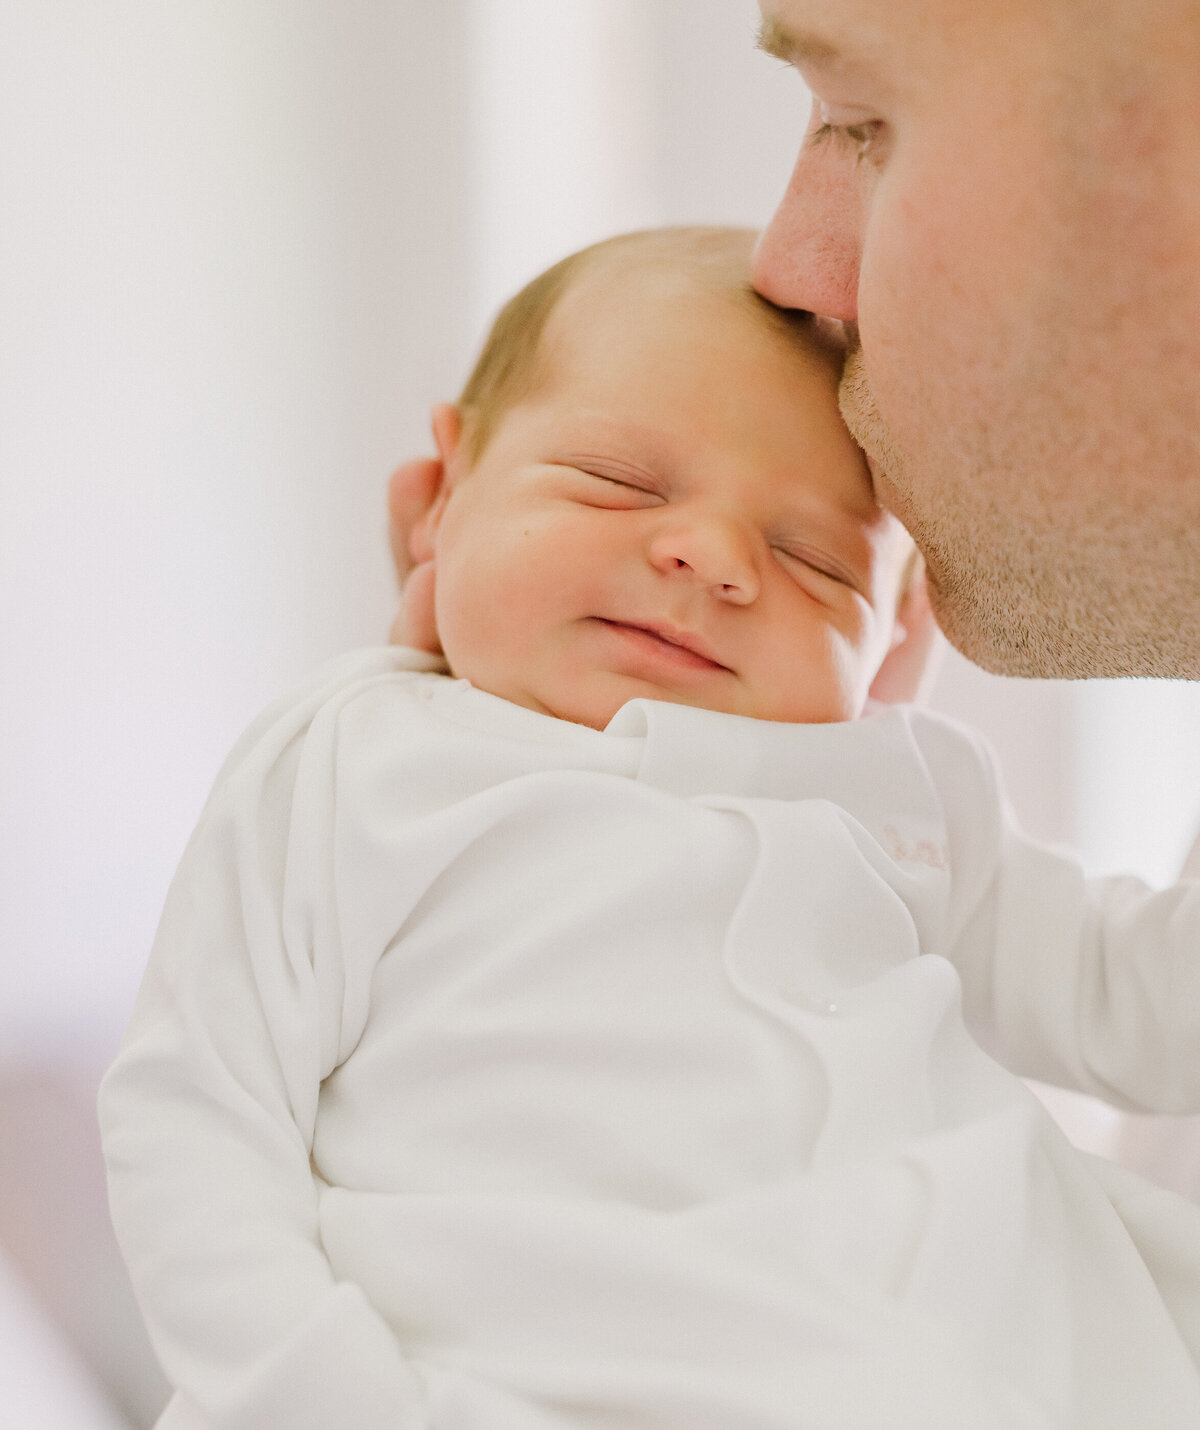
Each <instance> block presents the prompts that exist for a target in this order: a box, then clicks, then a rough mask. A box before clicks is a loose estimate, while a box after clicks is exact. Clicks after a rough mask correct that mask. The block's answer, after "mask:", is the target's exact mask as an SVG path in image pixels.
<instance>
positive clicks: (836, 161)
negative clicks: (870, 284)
mask: <svg viewBox="0 0 1200 1430" xmlns="http://www.w3.org/2000/svg"><path fill="white" fill-rule="evenodd" d="M861 217H862V215H861V203H860V195H859V191H858V186H857V183H856V179H855V166H854V164H853V162H852V161H847V160H846V159H844V158H840V157H839V156H837V155H835V154H831V153H830V152H829V151H827V150H822V149H813V148H811V147H810V146H808V145H806V146H805V148H803V149H802V150H801V151H800V157H799V159H797V160H796V167H795V169H794V170H793V171H792V177H791V179H790V180H789V182H788V186H787V191H786V192H785V194H784V196H783V199H782V200H781V202H780V204H779V207H778V208H777V209H776V210H775V214H774V216H773V217H772V219H771V222H770V223H769V224H768V225H767V227H766V228H765V229H764V230H763V232H762V234H761V235H760V236H759V240H758V244H757V246H756V248H755V250H754V259H753V271H752V277H753V281H754V286H755V287H756V288H757V289H758V291H759V292H760V293H761V294H762V295H763V297H764V298H769V299H770V300H771V302H772V303H776V304H778V305H779V307H781V308H807V309H808V310H809V311H810V312H813V313H820V314H822V315H823V316H825V317H827V318H838V319H840V320H841V321H842V322H855V321H856V320H857V318H858V268H859V261H860V258H861V237H862V235H861Z"/></svg>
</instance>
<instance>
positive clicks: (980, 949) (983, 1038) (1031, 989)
mask: <svg viewBox="0 0 1200 1430" xmlns="http://www.w3.org/2000/svg"><path fill="white" fill-rule="evenodd" d="M927 753H930V754H931V755H932V762H933V763H935V764H936V762H937V761H938V760H940V759H943V758H944V755H943V754H942V753H941V752H935V751H929V752H927ZM973 764H974V770H973V771H971V770H968V768H967V764H966V761H963V763H962V766H961V768H959V769H958V770H957V771H955V772H954V777H953V778H952V779H947V778H942V779H939V781H938V783H939V785H940V787H941V788H942V789H943V790H947V789H949V790H950V794H949V796H948V804H949V806H950V808H949V809H948V814H949V817H950V822H951V826H952V828H951V841H950V844H951V864H952V869H953V879H954V882H955V885H956V889H955V898H956V900H957V911H956V916H955V925H956V926H955V927H954V929H953V931H952V934H953V936H952V939H951V944H950V948H949V950H948V956H949V957H950V958H951V959H952V961H953V962H954V963H955V965H956V966H957V968H958V970H959V972H960V974H961V976H962V980H963V997H964V1011H965V1013H966V1017H967V1019H968V1022H969V1023H970V1024H971V1026H972V1029H973V1031H974V1032H975V1034H976V1036H977V1037H978V1038H979V1040H980V1042H981V1043H983V1045H984V1046H985V1047H987V1048H988V1049H989V1051H991V1052H992V1053H993V1055H994V1056H995V1057H996V1058H997V1059H998V1060H999V1061H1001V1062H1003V1063H1005V1064H1006V1065H1007V1066H1008V1067H1010V1068H1012V1069H1013V1070H1014V1071H1015V1072H1018V1073H1020V1074H1022V1075H1024V1076H1027V1077H1032V1078H1037V1079H1039V1080H1041V1081H1044V1082H1049V1083H1053V1084H1057V1085H1059V1086H1066V1087H1072V1088H1076V1089H1078V1090H1080V1091H1083V1092H1087V1093H1091V1094H1093V1095H1095V1096H1098V1097H1102V1098H1105V1099H1106V1100H1107V1101H1109V1102H1112V1103H1114V1104H1116V1105H1117V1106H1120V1107H1125V1108H1128V1109H1131V1110H1136V1111H1147V1112H1197V1111H1200V880H1184V881H1181V882H1180V883H1178V884H1177V885H1175V886H1173V887H1171V888H1168V889H1162V890H1154V889H1151V888H1149V887H1147V886H1146V885H1145V884H1144V883H1142V882H1141V881H1140V880H1138V879H1133V878H1109V879H1088V878H1086V877H1085V876H1084V873H1083V870H1082V867H1081V865H1080V862H1079V860H1078V858H1077V857H1076V856H1075V855H1073V854H1072V853H1070V852H1069V851H1067V850H1064V849H1060V848H1055V847H1051V846H1048V845H1045V844H1041V843H1039V842H1037V841H1036V840H1032V839H1029V838H1028V837H1027V836H1025V835H1024V834H1023V833H1022V832H1021V831H1020V829H1019V828H1018V826H1017V824H1016V822H1015V820H1014V819H1013V817H1012V815H1011V813H1010V811H1009V810H1008V808H1007V806H1006V804H1005V801H1004V799H1003V796H1002V794H1001V792H1000V789H999V784H998V780H997V778H996V772H995V766H994V762H993V761H992V759H991V757H990V755H989V754H988V752H986V751H982V752H981V753H980V754H979V755H978V757H977V758H975V759H974V761H973ZM950 773H951V771H950V770H949V769H947V770H945V771H944V774H945V775H950Z"/></svg>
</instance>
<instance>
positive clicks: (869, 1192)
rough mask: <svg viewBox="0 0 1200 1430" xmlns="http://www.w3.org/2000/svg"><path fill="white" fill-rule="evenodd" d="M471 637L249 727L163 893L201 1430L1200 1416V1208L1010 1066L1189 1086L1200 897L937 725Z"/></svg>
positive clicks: (380, 654) (183, 1383) (1198, 1027)
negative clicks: (522, 695)
mask: <svg viewBox="0 0 1200 1430" xmlns="http://www.w3.org/2000/svg"><path fill="white" fill-rule="evenodd" d="M433 666H434V662H433V661H432V660H431V658H429V657H425V656H421V655H418V654H416V653H414V652H411V651H398V650H395V649H384V650H375V651H367V652H359V653H356V654H355V655H354V656H352V657H348V658H345V659H343V660H341V661H339V662H337V663H336V664H335V665H334V666H332V667H329V668H327V669H326V670H325V671H324V672H322V674H321V676H320V677H319V678H318V679H317V680H316V681H315V682H314V683H313V684H311V685H310V686H309V687H308V688H307V689H305V690H304V691H303V692H301V693H300V694H299V695H297V696H293V697H291V698H290V699H289V700H287V701H284V702H281V703H279V704H277V705H276V706H274V707H273V708H272V709H271V710H269V711H268V712H267V713H266V714H265V715H264V716H262V717H260V719H259V720H258V721H257V722H256V723H255V724H254V725H253V726H252V727H251V729H250V730H249V731H248V732H247V734H246V735H245V736H244V737H243V738H242V740H241V741H240V742H239V744H238V746H237V747H236V748H235V750H234V752H233V754H232V755H231V756H230V758H229V760H228V761H227V762H226V765H225V767H224V769H223V770H222V772H221V775H220V776H219V778H218V781H217V785H216V788H215V790H214V792H213V794H212V796H211V798H210V800H209V802H208V804H207V806H206V808H205V810H204V813H203V816H202V818H201V820H200V824H199V827H198V828H197V830H196V833H195V834H194V835H193V837H192V840H191V842H190V844H189V846H188V849H187V852H186V854H185V856H184V859H183V863H182V865H181V868H180V870H179V872H178V874H177V876H176V878H175V881H174V883H173V885H172V888H171V892H170V895H169V897H168V901H167V906H166V910H165V912H164V915H163V920H162V925H161V927H160V930H159V933H158V937H157V940H156V943H155V947H154V952H153V955H152V958H151V961H150V967H149V970H148V972H147V975H146V979H145V982H144V985H143V987H142V991H141V993H140V995H139V999H138V1003H137V1007H136V1010H135V1013H134V1016H133V1020H132V1024H131V1026H130V1029H129V1032H128V1035H127V1038H126V1041H125V1044H124V1047H123V1050H122V1052H121V1054H120V1056H119V1058H118V1060H117V1062H116V1063H115V1065H114V1066H113V1068H112V1069H111V1070H110V1072H109V1073H108V1075H107V1077H106V1079H105V1082H104V1086H103V1088H102V1091H101V1117H102V1125H103V1131H104V1143H105V1153H106V1157H107V1160H108V1166H109V1174H110V1186H111V1198H112V1207H113V1215H114V1219H115V1222H116V1227H117V1231H118V1235H119V1238H120V1240H121V1243H122V1247H123V1249H124V1253H125V1256H126V1259H127V1261H128V1264H129V1267H130V1271H131V1274H132V1277H133V1281H134V1285H135V1288H136V1290H137V1293H138V1296H139V1299H140V1301H141V1304H142V1308H143V1311H144V1313H145V1316H146V1319H147V1322H148V1325H149V1328H150V1332H151V1336H152V1339H153V1342H154V1345H155V1348H156V1350H157V1352H158V1354H159V1356H160V1358H161V1360H162V1363H163V1366H164V1368H165V1370H166V1373H167V1375H168V1377H169V1378H170V1380H171V1381H172V1383H173V1384H174V1385H175V1386H176V1387H178V1390H179V1394H178V1395H177V1396H176V1398H175V1400H174V1401H173V1402H172V1405H171V1407H170V1408H169V1409H168V1411H167V1413H166V1415H165V1416H164V1418H163V1420H162V1421H161V1422H160V1424H161V1425H162V1426H163V1427H164V1430H165V1427H167V1426H176V1427H183V1426H185V1425H197V1426H205V1427H208V1430H276V1427H278V1430H318V1427H320V1430H343V1427H344V1430H409V1428H410V1427H412V1430H585V1427H586V1430H884V1427H886V1430H942V1427H945V1430H966V1427H970V1430H1001V1427H1003V1430H1015V1427H1022V1428H1023V1430H1024V1427H1038V1430H1051V1427H1053V1430H1064V1427H1079V1430H1131V1427H1134V1426H1137V1427H1141V1426H1147V1427H1154V1430H1184V1427H1189V1430H1195V1427H1196V1426H1200V1369H1198V1365H1197V1362H1198V1359H1200V1208H1196V1207H1193V1206H1192V1205H1190V1204H1189V1203H1186V1202H1184V1201H1183V1200H1182V1199H1179V1198H1176V1197H1174V1196H1172V1195H1171V1194H1169V1193H1167V1192H1163V1191H1160V1190H1158V1189H1157V1188H1154V1187H1152V1186H1150V1185H1149V1184H1148V1183H1145V1182H1143V1181H1141V1180H1140V1179H1138V1178H1136V1177H1134V1176H1133V1175H1132V1174H1130V1173H1127V1172H1124V1171H1122V1170H1121V1169H1118V1168H1115V1167H1111V1166H1109V1165H1107V1164H1105V1163H1102V1162H1099V1161H1098V1160H1096V1159H1091V1158H1088V1157H1086V1156H1084V1155H1083V1154H1081V1153H1078V1152H1076V1151H1075V1150H1074V1149H1073V1148H1072V1147H1071V1146H1070V1145H1069V1144H1068V1143H1067V1141H1066V1140H1065V1139H1064V1137H1063V1136H1062V1134H1061V1133H1060V1132H1059V1130H1058V1129H1057V1127H1056V1126H1055V1125H1054V1123H1053V1122H1052V1121H1051V1120H1050V1118H1049V1117H1048V1116H1047V1115H1046V1113H1045V1112H1044V1111H1043V1109H1042V1107H1041V1105H1040V1103H1039V1102H1038V1101H1037V1099H1036V1098H1035V1097H1034V1096H1033V1095H1032V1094H1031V1093H1030V1092H1029V1090H1028V1089H1027V1088H1026V1087H1025V1085H1024V1083H1023V1082H1022V1081H1021V1080H1020V1077H1019V1076H1017V1074H1021V1075H1026V1076H1033V1077H1038V1078H1042V1079H1045V1080H1047V1081H1055V1082H1060V1083H1065V1084H1067V1085H1070V1086H1074V1087H1078V1088H1082V1089H1083V1090H1085V1091H1091V1092H1098V1093H1100V1094H1102V1095H1104V1096H1107V1097H1108V1098H1110V1099H1111V1100H1116V1101H1118V1102H1120V1103H1122V1104H1123V1105H1126V1106H1135V1107H1136V1106H1141V1107H1146V1108H1154V1109H1156V1110H1174V1111H1182V1110H1200V1056H1198V1055H1197V1050H1198V1048H1200V953H1198V943H1200V940H1198V938H1197V932H1198V930H1200V884H1193V885H1190V886H1189V885H1184V886H1180V888H1178V889H1176V890H1173V891H1168V892H1165V893H1161V894H1150V893H1149V892H1148V891H1146V890H1145V889H1144V888H1143V887H1142V886H1141V885H1139V884H1137V883H1135V882H1134V881H1131V880H1114V881H1106V882H1103V883H1099V884H1097V883H1093V884H1090V885H1089V884H1087V883H1086V882H1085V881H1084V880H1083V878H1082V876H1081V874H1080V872H1079V869H1078V866H1077V863H1076V862H1075V861H1074V860H1073V859H1071V858H1070V857H1069V856H1067V855H1065V854H1063V853H1061V852H1059V851H1054V850H1050V849H1048V848H1045V847H1043V846H1038V845H1034V844H1032V843H1031V842H1030V841H1028V840H1026V839H1024V838H1023V837H1022V836H1021V835H1020V834H1019V833H1018V832H1017V831H1016V830H1015V829H1014V827H1013V825H1012V823H1011V821H1010V820H1009V819H1008V818H1007V816H1006V813H1005V809H1004V805H1003V800H1002V797H1001V795H1000V793H999V791H998V788H997V785H996V780H995V774H994V770H993V766H992V763H991V761H990V759H989V757H988V755H987V754H986V752H985V751H984V750H982V749H981V747H980V745H979V743H978V741H976V740H975V739H974V738H973V737H972V736H970V735H968V734H966V733H964V732H963V731H961V730H960V729H958V728H957V727H955V726H952V725H950V724H949V723H948V722H946V721H944V720H942V719H939V718H934V717H931V716H929V715H925V714H922V713H920V712H917V711H913V710H908V709H897V710H892V711H881V712H877V713H872V714H870V715H869V716H867V717H866V718H864V719H862V720H860V721H856V722H853V723H849V724H834V725H809V726H803V725H783V724H770V723H766V722H761V721H755V720H749V719H745V718H742V717H739V716H732V715H723V714H716V713H713V712H710V711H705V710H697V709H692V708H688V707H685V706H681V705H673V704H664V703H658V702H651V701H643V700H635V701H632V702H631V703H629V704H628V705H626V706H625V707H624V708H623V709H621V710H620V711H619V712H618V713H617V715H616V716H615V717H614V719H613V721H612V722H611V724H610V725H609V726H608V728H607V729H606V730H604V731H597V730H592V729H589V728H586V727H584V726H580V725H573V724H569V723H566V722H563V721H559V720H554V719H552V718H550V717H548V716H544V715H539V714H537V713H534V712H532V711H529V710H525V709H522V708H520V707H517V706H514V705H511V704H509V703H507V702H505V701H503V700H500V699H498V698H497V697H495V696H491V695H487V694H484V693H483V692H481V691H478V690H476V689H474V688H473V687H471V686H470V685H469V684H467V682H465V681H457V680H453V679H450V678H449V677H447V676H445V675H442V674H437V673H433V669H432V668H433ZM964 1008H965V1017H964ZM968 1028H970V1029H971V1031H968ZM984 1041H986V1043H987V1046H988V1047H989V1048H990V1049H991V1054H989V1053H988V1052H985V1051H983V1050H982V1047H981V1045H980V1044H981V1042H984ZM993 1055H995V1057H1000V1056H1003V1058H1004V1060H1005V1062H1006V1064H1007V1065H1008V1067H1009V1068H1011V1069H1012V1071H1008V1070H1006V1069H1005V1068H1002V1067H1001V1066H1000V1065H999V1063H998V1062H997V1061H995V1060H994V1057H993Z"/></svg>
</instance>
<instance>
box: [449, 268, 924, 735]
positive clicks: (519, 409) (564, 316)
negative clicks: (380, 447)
mask: <svg viewBox="0 0 1200 1430" xmlns="http://www.w3.org/2000/svg"><path fill="white" fill-rule="evenodd" d="M543 345H544V348H543V351H544V364H543V366H544V374H543V376H542V378H541V380H540V381H539V382H538V383H537V384H536V387H535V390H534V391H533V393H532V394H531V395H530V396H529V397H528V398H527V399H526V400H525V401H523V402H522V403H520V404H519V405H518V406H516V407H515V408H513V409H512V410H510V411H509V412H508V413H506V414H505V415H504V416H503V417H502V418H501V420H500V421H499V424H498V426H497V428H496V430H495V432H494V434H493V435H492V437H491V439H490V441H489V442H488V444H487V446H486V448H485V449H484V452H483V454H482V456H481V457H480V459H479V461H478V462H477V463H476V464H475V465H474V466H473V467H471V468H469V469H468V467H467V465H466V461H465V450H464V448H463V447H462V446H459V447H457V449H456V450H454V451H451V452H447V453H445V455H446V456H448V457H449V461H448V464H447V492H446V496H445V500H444V503H443V504H441V505H440V507H439V509H438V510H437V512H436V515H435V518H434V520H435V526H434V538H433V539H434V546H435V609H436V616H437V624H438V631H439V635H440V638H441V642H442V648H443V650H444V651H445V654H446V658H447V660H448V661H449V664H450V667H451V669H452V670H453V672H454V673H455V674H456V675H459V676H465V677H466V678H468V679H469V680H470V681H471V682H472V683H473V684H475V685H477V686H478V687H480V688H481V689H483V690H487V691H491V692H492V693H493V694H496V695H500V696H503V697H504V698H505V699H507V700H511V701H514V702H515V703H517V704H519V705H524V706H527V707H529V708H530V709H533V710H539V711H543V712H545V713H548V714H551V715H555V716H558V717H560V718H562V719H565V720H572V721H576V722H579V723H581V724H585V725H591V726H595V727H597V728H603V727H604V726H605V725H606V724H607V723H608V721H609V720H610V719H611V718H612V717H613V715H614V714H615V713H616V711H617V710H618V709H619V708H620V707H621V706H622V705H623V704H624V703H625V702H626V701H628V700H632V699H634V698H637V697H645V698H648V699H653V700H668V701H675V702H678V703H681V704H685V705H699V706H703V707H705V708H706V709H711V710H721V711H727V712H730V713H733V714H738V715H749V716H754V717H757V718H759V719H765V720H790V721H829V720H846V719H853V718H855V717H856V716H857V715H858V714H860V712H861V710H862V707H863V703H864V701H865V699H866V695H867V690H868V687H869V686H870V683H871V680H872V677H873V676H874V674H875V672H876V670H877V669H878V667H879V665H880V663H881V661H882V659H883V657H884V655H885V654H886V653H887V651H888V650H889V648H890V646H891V644H892V643H893V627H894V621H895V604H896V595H897V584H898V579H899V574H900V564H901V563H902V561H903V560H904V558H905V556H906V554H907V549H908V548H907V541H906V538H905V537H904V535H903V533H902V531H901V529H900V527H899V526H898V524H897V523H896V521H895V519H894V518H893V517H891V516H889V515H888V514H887V513H885V512H884V511H883V510H882V509H881V508H880V507H879V506H878V504H877V503H876V501H875V498H874V495H873V492H872V488H871V482H870V478H869V474H868V471H867V468H866V465H865V462H864V459H863V457H862V454H861V453H860V451H859V449H858V448H857V447H856V446H855V445H854V443H853V441H852V440H851V438H850V436H849V435H848V433H847V431H846V429H845V427H844V426H843V424H842V421H841V418H840V417H839V415H838V405H837V387H838V379H839V377H840V372H841V357H840V354H839V353H837V352H834V351H814V352H813V353H812V354H809V353H807V352H804V351H802V350H800V349H799V348H798V347H797V346H796V345H795V344H794V343H793V342H792V341H790V340H789V339H788V338H787V337H785V336H783V335H781V334H778V333H776V332H775V331H773V329H772V328H771V327H770V325H769V323H768V321H767V320H766V318H765V317H763V316H760V315H758V314H757V313H755V312H754V311H752V310H750V309H749V308H748V307H746V306H745V305H744V303H743V302H742V301H740V300H738V299H736V298H734V297H733V296H732V295H728V294H724V293H721V292H719V291H711V290H707V289H705V288H703V287H702V286H700V285H698V284H697V282H696V281H695V280H689V279H684V278H681V277H680V276H679V275H677V274H674V273H670V272H667V271H663V272H657V271H654V272H650V273H646V272H641V273H635V274H631V275H626V276H625V277H624V278H617V279H615V280H614V276H613V274H612V272H611V271H610V270H609V269H606V268H605V267H604V266H601V267H600V268H599V269H598V271H597V272H595V273H594V274H592V273H589V274H585V275H584V276H583V277H581V278H580V279H579V280H578V281H577V282H576V283H575V284H574V285H573V287H572V288H571V289H570V290H569V291H568V292H567V293H566V294H565V295H564V296H563V298H562V299H561V300H560V302H559V305H558V307H557V308H556V309H555V311H554V313H553V314H552V316H551V318H550V321H549V323H548V325H547V329H546V332H545V334H544V335H543Z"/></svg>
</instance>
